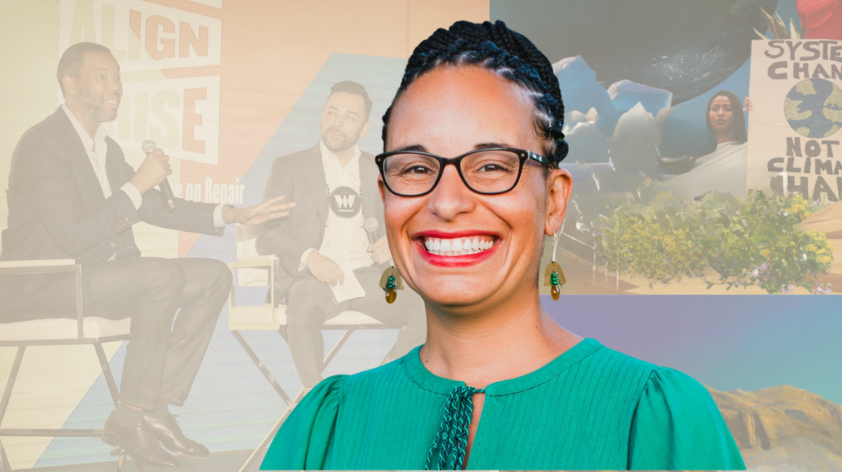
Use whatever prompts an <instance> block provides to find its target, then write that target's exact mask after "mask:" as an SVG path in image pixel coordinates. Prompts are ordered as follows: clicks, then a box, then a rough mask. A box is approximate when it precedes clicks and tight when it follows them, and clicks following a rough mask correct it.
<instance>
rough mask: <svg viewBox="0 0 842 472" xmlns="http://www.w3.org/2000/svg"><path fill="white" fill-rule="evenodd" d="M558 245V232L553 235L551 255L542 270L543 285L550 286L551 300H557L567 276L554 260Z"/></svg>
mask: <svg viewBox="0 0 842 472" xmlns="http://www.w3.org/2000/svg"><path fill="white" fill-rule="evenodd" d="M557 245H558V233H556V234H555V235H554V236H553V255H552V259H551V261H550V263H549V264H547V268H546V269H545V270H544V286H546V287H552V288H550V295H552V296H553V300H556V301H558V296H559V295H560V294H561V287H562V286H563V285H564V284H566V283H567V277H565V276H564V271H563V270H561V266H560V265H558V262H556V261H555V249H556V246H557Z"/></svg>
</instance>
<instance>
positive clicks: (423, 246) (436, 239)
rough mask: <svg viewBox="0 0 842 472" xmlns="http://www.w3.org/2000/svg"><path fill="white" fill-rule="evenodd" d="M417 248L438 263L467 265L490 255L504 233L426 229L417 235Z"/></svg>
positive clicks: (431, 262)
mask: <svg viewBox="0 0 842 472" xmlns="http://www.w3.org/2000/svg"><path fill="white" fill-rule="evenodd" d="M413 240H414V241H415V242H416V244H414V246H413V247H414V248H415V249H416V251H418V254H419V255H420V256H421V258H422V259H423V260H424V261H426V262H428V263H429V264H432V265H436V266H444V267H447V266H450V267H465V266H471V265H475V264H479V263H480V262H483V261H485V260H487V259H488V258H490V257H491V256H492V255H493V254H494V253H495V252H496V251H497V249H498V248H499V244H498V243H499V242H500V241H501V237H500V236H499V235H497V234H493V233H489V232H486V231H476V230H465V231H459V232H443V231H423V232H421V233H418V234H416V235H414V237H413Z"/></svg>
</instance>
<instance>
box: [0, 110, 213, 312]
mask: <svg viewBox="0 0 842 472" xmlns="http://www.w3.org/2000/svg"><path fill="white" fill-rule="evenodd" d="M106 142H107V143H108V153H107V156H106V171H107V173H108V180H109V184H110V185H111V190H112V195H111V196H110V197H109V198H105V196H104V195H103V193H102V189H101V187H100V184H99V181H98V180H97V178H96V174H95V173H94V169H93V166H92V165H91V162H90V159H89V158H88V154H87V152H86V151H85V148H84V146H83V145H82V141H81V140H80V139H79V135H78V134H77V132H76V129H75V128H74V127H73V124H72V123H71V122H70V119H69V118H68V117H67V115H66V114H65V113H64V111H63V110H62V109H61V107H59V108H58V110H56V112H55V113H53V114H52V115H50V116H48V117H47V118H46V119H45V120H44V121H42V122H40V123H38V124H37V125H35V126H33V127H32V128H30V129H29V130H27V131H26V133H24V135H23V137H21V139H20V141H19V142H18V145H17V147H16V148H15V151H14V154H13V156H12V166H11V172H10V174H9V190H8V192H7V195H8V205H9V221H8V229H6V230H4V231H3V236H2V237H3V252H2V254H0V260H4V261H8V260H26V259H75V260H76V262H77V263H80V264H82V273H83V276H84V274H85V273H86V270H85V268H86V266H87V267H88V268H90V266H92V265H93V264H98V263H102V262H104V261H107V260H108V259H109V258H110V257H111V256H112V255H114V254H115V253H116V256H117V258H118V259H120V258H125V257H137V256H139V255H140V250H139V249H138V248H137V245H136V244H135V241H134V237H133V235H132V229H131V227H132V225H133V224H135V223H137V222H139V221H144V222H147V223H150V224H153V225H155V226H161V227H164V228H171V229H178V230H182V231H191V232H199V233H207V234H218V235H221V234H222V228H215V227H214V224H213V211H214V208H215V205H212V204H207V203H196V202H189V201H185V200H180V199H179V200H178V201H177V202H176V211H174V212H173V213H169V212H168V211H167V210H166V208H165V207H164V204H163V202H162V200H161V196H160V193H159V192H158V191H157V190H154V189H153V190H150V191H148V192H146V193H145V194H144V195H143V204H142V205H141V207H140V209H138V210H135V208H134V205H133V204H132V201H131V199H130V198H129V196H128V195H126V193H125V192H123V191H121V190H120V187H122V186H123V185H124V184H125V183H126V182H128V181H129V180H130V179H131V178H132V177H133V176H134V169H132V167H131V166H130V165H128V164H127V163H126V159H125V157H124V156H123V151H122V149H120V146H119V145H118V144H117V143H116V142H115V141H114V140H112V139H111V138H109V137H107V138H106ZM74 287H75V285H74V280H73V277H72V274H51V275H38V276H33V275H26V276H4V277H3V278H2V279H0V315H2V319H4V320H11V319H12V317H15V318H21V319H27V318H28V316H25V315H22V314H20V313H19V312H18V310H19V309H23V310H24V311H26V310H25V308H26V307H27V306H29V305H31V304H30V303H29V301H30V300H32V299H33V298H34V297H40V298H42V299H45V300H49V305H50V307H52V308H54V311H55V315H56V316H60V315H61V314H65V315H66V314H67V313H72V312H74V307H75V288H74ZM11 307H15V310H12V308H11ZM4 308H6V309H5V310H4ZM2 311H6V312H7V313H6V314H2Z"/></svg>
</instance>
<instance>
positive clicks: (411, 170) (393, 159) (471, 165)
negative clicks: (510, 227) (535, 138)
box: [383, 150, 521, 196]
mask: <svg viewBox="0 0 842 472" xmlns="http://www.w3.org/2000/svg"><path fill="white" fill-rule="evenodd" d="M383 165H384V170H385V172H384V174H385V176H386V183H387V184H388V185H389V188H391V189H392V190H393V191H394V192H396V193H399V194H402V195H407V196H412V195H421V194H424V193H427V192H429V191H430V190H431V189H432V188H433V186H434V185H435V184H436V180H437V179H438V177H439V173H440V172H441V163H440V161H439V160H437V159H435V158H433V157H431V156H425V155H423V154H394V155H391V156H389V157H387V158H386V161H385V162H384V163H383ZM520 166H521V160H520V157H519V156H518V154H517V153H515V152H512V151H499V150H490V151H482V152H477V153H474V154H469V155H467V156H465V157H464V158H463V159H462V161H461V162H460V170H461V173H462V176H463V177H464V179H465V182H466V183H467V184H468V187H469V188H470V189H471V190H473V191H475V192H480V193H501V192H507V191H509V190H511V189H512V187H514V185H515V183H516V182H517V177H518V172H519V171H520Z"/></svg>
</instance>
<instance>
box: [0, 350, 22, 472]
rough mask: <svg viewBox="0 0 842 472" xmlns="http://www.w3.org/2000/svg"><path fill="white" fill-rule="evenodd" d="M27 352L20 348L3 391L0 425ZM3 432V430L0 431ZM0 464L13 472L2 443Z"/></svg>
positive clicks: (0, 401) (0, 446) (0, 406)
mask: <svg viewBox="0 0 842 472" xmlns="http://www.w3.org/2000/svg"><path fill="white" fill-rule="evenodd" d="M25 352H26V346H19V347H18V352H17V354H15V361H14V363H13V364H12V371H11V372H10V373H9V379H8V380H6V388H5V389H4V390H3V399H2V400H0V425H2V424H3V417H4V416H6V407H8V406H9V400H10V399H11V398H12V389H13V388H15V381H16V380H17V378H18V372H20V365H21V364H22V363H23V354H24V353H25ZM0 432H2V429H0ZM0 464H2V465H3V470H4V471H11V470H12V464H11V463H10V461H9V455H8V454H6V448H4V447H3V443H2V442H0Z"/></svg>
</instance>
